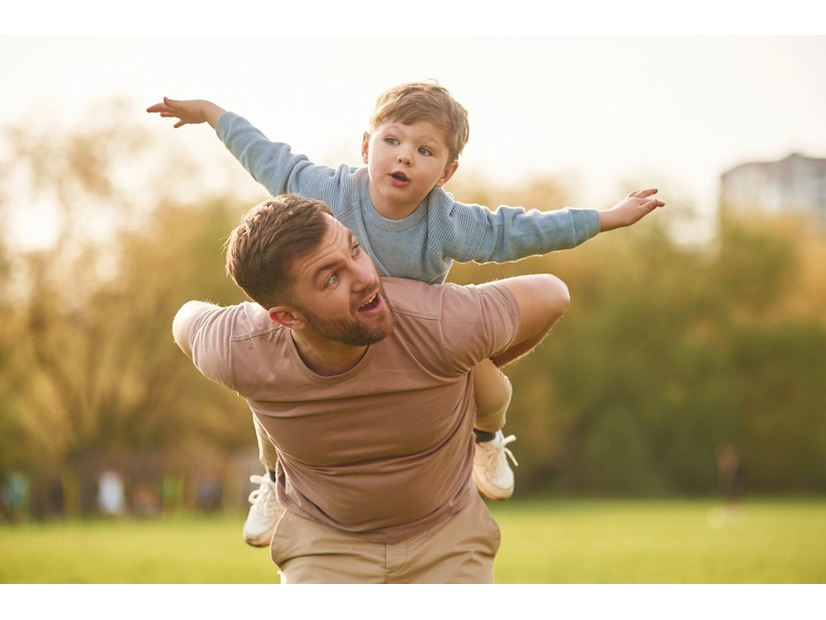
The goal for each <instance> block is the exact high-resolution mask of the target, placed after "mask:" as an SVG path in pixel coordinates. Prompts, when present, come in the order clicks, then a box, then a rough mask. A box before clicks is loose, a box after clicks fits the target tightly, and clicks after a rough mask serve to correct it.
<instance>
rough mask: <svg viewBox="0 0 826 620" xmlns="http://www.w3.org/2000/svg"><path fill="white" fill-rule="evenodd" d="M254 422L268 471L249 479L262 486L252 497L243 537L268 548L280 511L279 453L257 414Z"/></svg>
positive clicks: (249, 543) (259, 448)
mask: <svg viewBox="0 0 826 620" xmlns="http://www.w3.org/2000/svg"><path fill="white" fill-rule="evenodd" d="M252 423H253V425H254V426H255V437H256V439H257V440H258V458H259V460H260V461H261V463H262V464H263V465H264V468H265V470H266V471H265V473H264V475H263V476H250V482H252V483H253V484H258V485H259V486H258V488H257V489H255V490H254V491H253V492H252V493H250V496H249V501H250V504H252V506H250V511H249V514H248V515H247V520H246V521H245V522H244V540H245V541H246V542H247V544H248V545H252V546H253V547H267V546H269V544H270V541H271V540H272V534H273V532H274V531H275V526H276V524H277V523H278V516H279V514H280V510H279V506H278V500H277V499H276V495H275V466H276V465H275V464H276V460H277V459H278V453H277V452H276V450H275V446H273V445H272V442H271V441H270V438H269V437H268V436H267V433H266V431H265V430H264V428H263V427H262V426H261V424H260V423H259V422H258V419H257V418H256V417H255V415H253V416H252Z"/></svg>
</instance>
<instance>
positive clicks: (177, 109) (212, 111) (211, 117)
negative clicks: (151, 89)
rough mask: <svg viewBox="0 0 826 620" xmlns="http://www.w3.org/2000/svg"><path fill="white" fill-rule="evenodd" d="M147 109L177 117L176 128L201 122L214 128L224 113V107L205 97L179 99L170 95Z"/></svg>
mask: <svg viewBox="0 0 826 620" xmlns="http://www.w3.org/2000/svg"><path fill="white" fill-rule="evenodd" d="M146 111H147V112H157V113H159V114H160V115H161V117H163V118H170V117H171V118H177V119H178V122H177V123H175V125H174V127H175V129H177V128H178V127H183V126H184V125H197V124H199V123H209V124H210V125H211V126H212V128H213V129H214V128H215V124H216V123H217V122H218V119H219V118H220V116H221V114H223V113H224V109H223V108H220V107H218V106H217V105H215V104H214V103H212V102H211V101H206V100H205V99H191V100H188V101H178V100H176V99H169V98H168V97H164V98H163V103H156V104H155V105H152V106H149V107H148V108H146Z"/></svg>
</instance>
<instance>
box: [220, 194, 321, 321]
mask: <svg viewBox="0 0 826 620" xmlns="http://www.w3.org/2000/svg"><path fill="white" fill-rule="evenodd" d="M328 215H329V216H332V212H331V211H330V209H329V208H328V207H327V205H326V204H324V203H323V202H321V201H319V200H312V199H310V198H304V197H302V196H295V195H293V194H284V195H281V196H276V197H275V198H271V199H270V200H265V201H264V202H262V203H260V204H257V205H256V206H254V207H253V208H252V209H250V210H249V211H248V212H247V213H246V214H245V215H244V216H243V217H242V218H241V223H240V224H239V225H238V226H236V227H235V228H233V229H232V232H231V233H230V235H229V238H228V239H227V242H226V244H225V248H226V254H227V259H226V270H227V274H228V275H229V276H230V277H231V278H232V280H233V281H234V282H235V284H237V285H238V286H239V287H240V288H241V290H243V291H244V292H245V293H246V294H247V296H248V297H249V298H250V299H252V300H253V301H255V302H257V303H258V304H260V305H261V306H263V307H264V308H266V309H269V308H271V307H273V306H275V305H277V304H283V303H290V301H291V284H292V282H291V275H290V269H291V267H292V264H293V262H294V261H295V259H297V258H301V257H303V256H306V255H307V254H310V253H311V252H312V251H313V250H315V249H316V248H317V247H318V246H319V244H320V243H321V240H322V239H323V237H324V234H325V232H326V231H327V226H328V225H329V219H328V218H327V216H328Z"/></svg>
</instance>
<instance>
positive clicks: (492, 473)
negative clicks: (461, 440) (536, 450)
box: [473, 431, 519, 501]
mask: <svg viewBox="0 0 826 620" xmlns="http://www.w3.org/2000/svg"><path fill="white" fill-rule="evenodd" d="M512 441H516V437H514V436H513V435H508V436H507V437H505V436H504V434H503V433H502V431H497V432H496V437H494V438H493V439H491V440H490V441H483V442H480V443H477V444H476V453H475V454H474V455H473V482H474V483H476V488H477V489H479V491H480V492H481V493H482V495H484V496H485V497H487V498H488V499H492V500H497V501H498V500H503V499H508V498H509V497H510V496H511V495H512V494H513V485H514V481H513V470H511V468H510V465H508V458H510V460H511V462H512V463H513V464H514V465H517V466H518V465H519V463H517V462H516V459H515V458H514V457H513V453H512V452H511V451H510V450H508V448H506V447H505V446H507V445H508V444H509V443H511V442H512Z"/></svg>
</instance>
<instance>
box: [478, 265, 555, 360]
mask: <svg viewBox="0 0 826 620" xmlns="http://www.w3.org/2000/svg"><path fill="white" fill-rule="evenodd" d="M497 284H502V285H504V286H505V287H507V289H508V290H509V291H510V293H511V294H512V295H513V297H514V298H515V299H516V305H517V308H518V312H519V329H518V331H517V333H516V336H515V337H514V339H513V344H512V345H511V347H510V348H508V349H507V350H505V351H503V352H502V353H500V354H499V355H495V356H493V357H491V360H493V363H494V364H496V365H497V366H499V367H502V366H504V365H505V364H508V363H510V362H512V361H514V360H516V359H519V358H520V357H522V356H523V355H525V354H527V353H530V352H531V351H532V350H533V349H534V348H535V347H536V346H537V345H538V344H539V343H540V342H542V340H543V339H544V338H545V336H547V335H548V332H550V331H551V328H552V327H553V326H554V325H555V324H556V323H557V321H559V319H561V318H562V315H563V314H565V312H566V311H567V310H568V308H569V306H570V305H571V296H570V294H569V292H568V287H567V285H566V284H565V283H564V282H563V281H562V280H560V279H559V278H557V277H556V276H552V275H550V274H534V275H526V276H517V277H514V278H507V279H505V280H500V281H498V283H497Z"/></svg>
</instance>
